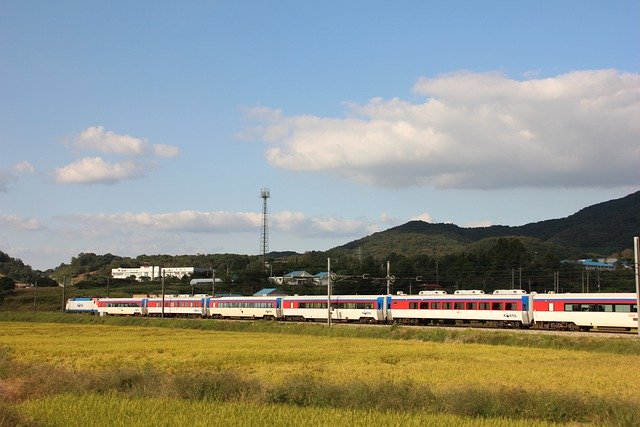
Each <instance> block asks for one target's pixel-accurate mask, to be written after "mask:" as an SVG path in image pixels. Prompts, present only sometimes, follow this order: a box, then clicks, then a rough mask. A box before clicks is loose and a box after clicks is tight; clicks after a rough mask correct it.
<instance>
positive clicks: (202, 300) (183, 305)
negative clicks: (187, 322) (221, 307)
mask: <svg viewBox="0 0 640 427" xmlns="http://www.w3.org/2000/svg"><path fill="white" fill-rule="evenodd" d="M210 298H211V297H210V296H209V295H193V296H192V295H165V296H164V316H182V317H205V316H207V303H208V300H209V299H210ZM146 315H147V316H162V315H163V310H162V297H153V298H149V299H148V300H147V310H146Z"/></svg>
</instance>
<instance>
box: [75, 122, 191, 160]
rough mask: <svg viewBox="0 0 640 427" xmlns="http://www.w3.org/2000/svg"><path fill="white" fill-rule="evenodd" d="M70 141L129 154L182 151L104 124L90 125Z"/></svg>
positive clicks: (82, 146)
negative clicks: (150, 141) (127, 133)
mask: <svg viewBox="0 0 640 427" xmlns="http://www.w3.org/2000/svg"><path fill="white" fill-rule="evenodd" d="M69 143H70V144H71V145H72V146H74V147H76V148H80V149H83V150H89V151H97V152H99V153H105V154H120V155H127V156H144V155H149V154H155V155H156V156H160V157H175V156H177V155H178V154H179V153H180V149H179V148H178V147H174V146H172V145H167V144H155V145H151V144H149V141H147V139H145V138H138V137H135V136H131V135H121V134H117V133H115V132H112V131H108V130H106V129H105V128H104V127H103V126H90V127H88V128H86V129H85V130H83V131H82V132H80V133H79V134H77V135H75V136H73V137H71V138H70V139H69Z"/></svg>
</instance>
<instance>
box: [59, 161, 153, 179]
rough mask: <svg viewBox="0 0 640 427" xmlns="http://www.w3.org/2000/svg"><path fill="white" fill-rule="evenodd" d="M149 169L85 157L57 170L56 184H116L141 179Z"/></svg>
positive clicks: (126, 163)
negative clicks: (125, 180) (126, 180)
mask: <svg viewBox="0 0 640 427" xmlns="http://www.w3.org/2000/svg"><path fill="white" fill-rule="evenodd" d="M146 173H147V167H146V166H144V165H141V164H139V163H135V162H132V161H125V162H121V163H108V162H106V161H104V160H103V159H102V158H101V157H85V158H83V159H81V160H78V161H76V162H74V163H71V164H69V165H67V166H63V167H61V168H58V169H56V171H55V177H56V182H58V183H61V184H96V183H99V184H115V183H117V182H119V181H122V180H124V179H133V178H140V177H142V176H144V175H146Z"/></svg>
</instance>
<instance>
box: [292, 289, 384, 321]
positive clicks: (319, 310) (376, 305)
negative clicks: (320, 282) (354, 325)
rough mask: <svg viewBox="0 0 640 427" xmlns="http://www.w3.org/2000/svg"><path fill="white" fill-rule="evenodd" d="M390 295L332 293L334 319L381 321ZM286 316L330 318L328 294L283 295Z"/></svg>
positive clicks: (307, 318) (313, 318) (303, 319)
mask: <svg viewBox="0 0 640 427" xmlns="http://www.w3.org/2000/svg"><path fill="white" fill-rule="evenodd" d="M388 303H389V297H387V296H384V295H332V296H331V319H332V320H335V321H342V322H351V321H353V322H362V323H377V322H384V321H386V318H387V307H388ZM282 314H283V317H284V319H286V320H298V321H308V320H327V315H328V312H327V296H326V295H324V296H323V295H310V296H292V297H283V300H282Z"/></svg>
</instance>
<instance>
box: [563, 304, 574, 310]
mask: <svg viewBox="0 0 640 427" xmlns="http://www.w3.org/2000/svg"><path fill="white" fill-rule="evenodd" d="M564 311H573V304H565V305H564Z"/></svg>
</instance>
